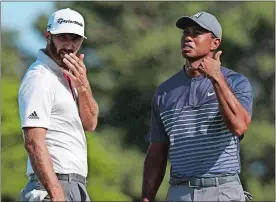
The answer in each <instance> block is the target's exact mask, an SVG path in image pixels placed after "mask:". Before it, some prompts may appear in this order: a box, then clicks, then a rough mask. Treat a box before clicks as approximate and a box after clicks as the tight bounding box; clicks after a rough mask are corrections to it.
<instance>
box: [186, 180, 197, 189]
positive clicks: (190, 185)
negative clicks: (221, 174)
mask: <svg viewBox="0 0 276 202" xmlns="http://www.w3.org/2000/svg"><path fill="white" fill-rule="evenodd" d="M188 183H189V187H192V188H198V187H200V186H193V185H191V181H190V180H189V182H188Z"/></svg>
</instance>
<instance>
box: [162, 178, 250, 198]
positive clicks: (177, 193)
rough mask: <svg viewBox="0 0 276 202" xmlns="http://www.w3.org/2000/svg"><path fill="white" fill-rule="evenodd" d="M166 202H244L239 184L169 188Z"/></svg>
mask: <svg viewBox="0 0 276 202" xmlns="http://www.w3.org/2000/svg"><path fill="white" fill-rule="evenodd" d="M166 201H245V195H244V191H243V187H242V185H241V184H240V182H238V181H235V182H227V183H225V184H221V185H218V186H213V187H199V188H194V187H189V186H188V185H174V186H170V188H169V191H168V194H167V199H166Z"/></svg>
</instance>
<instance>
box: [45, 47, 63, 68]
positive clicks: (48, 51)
mask: <svg viewBox="0 0 276 202" xmlns="http://www.w3.org/2000/svg"><path fill="white" fill-rule="evenodd" d="M44 53H45V54H46V55H48V56H49V57H50V58H51V59H52V60H53V61H54V62H55V63H56V64H57V65H58V66H60V67H61V68H63V67H62V66H61V65H60V64H59V63H58V62H57V61H56V59H55V57H54V55H53V54H52V52H51V51H50V50H49V48H47V47H46V48H45V49H44Z"/></svg>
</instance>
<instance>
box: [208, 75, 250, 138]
mask: <svg viewBox="0 0 276 202" xmlns="http://www.w3.org/2000/svg"><path fill="white" fill-rule="evenodd" d="M212 84H213V86H214V89H215V92H216V96H217V99H218V101H219V108H220V112H221V115H222V117H223V120H224V122H225V124H226V126H227V127H228V128H229V130H231V131H232V132H233V133H235V134H236V135H237V136H240V135H242V134H244V133H245V131H246V130H247V128H248V126H249V124H250V122H251V116H250V114H249V113H248V111H247V110H246V109H245V108H244V107H243V106H242V105H241V103H240V102H239V100H238V99H237V97H236V96H235V95H234V93H233V92H232V90H231V89H230V88H229V86H228V84H227V83H226V81H225V79H224V77H223V75H222V76H221V77H219V78H217V79H214V80H212Z"/></svg>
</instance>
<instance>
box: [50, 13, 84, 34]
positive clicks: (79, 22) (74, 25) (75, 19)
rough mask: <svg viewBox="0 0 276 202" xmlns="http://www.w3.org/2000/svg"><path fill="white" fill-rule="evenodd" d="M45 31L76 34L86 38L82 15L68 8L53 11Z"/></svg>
mask: <svg viewBox="0 0 276 202" xmlns="http://www.w3.org/2000/svg"><path fill="white" fill-rule="evenodd" d="M47 31H48V32H50V33H51V34H61V33H70V34H77V35H80V36H82V37H84V38H85V39H87V38H86V37H85V36H84V19H83V17H82V15H81V14H79V13H78V12H76V11H74V10H71V9H70V8H66V9H61V10H58V11H56V12H54V13H53V14H52V15H51V16H50V18H49V20H48V24H47Z"/></svg>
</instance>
